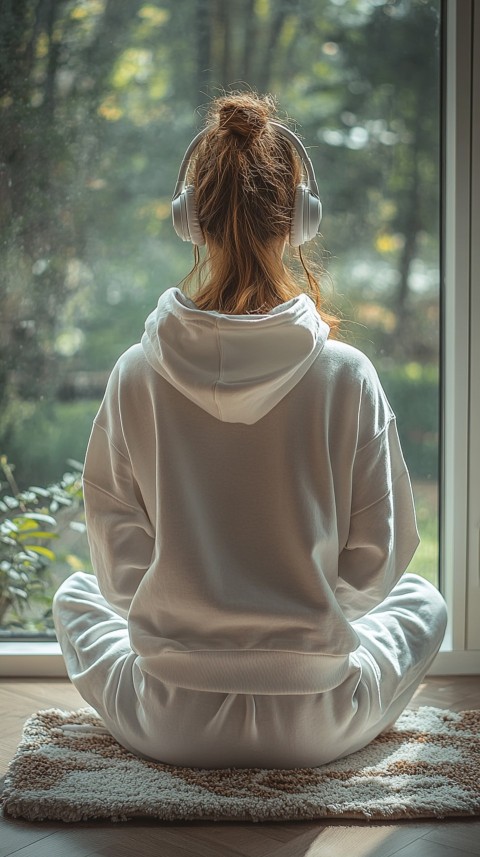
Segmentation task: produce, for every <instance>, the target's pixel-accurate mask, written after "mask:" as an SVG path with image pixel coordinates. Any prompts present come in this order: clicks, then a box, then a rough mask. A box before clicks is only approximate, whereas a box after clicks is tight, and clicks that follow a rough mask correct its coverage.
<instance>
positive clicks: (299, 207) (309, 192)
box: [172, 119, 322, 247]
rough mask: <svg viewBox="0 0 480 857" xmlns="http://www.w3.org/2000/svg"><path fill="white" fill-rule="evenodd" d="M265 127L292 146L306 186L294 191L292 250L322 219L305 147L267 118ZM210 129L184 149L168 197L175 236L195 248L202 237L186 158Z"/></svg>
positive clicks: (203, 238) (302, 185)
mask: <svg viewBox="0 0 480 857" xmlns="http://www.w3.org/2000/svg"><path fill="white" fill-rule="evenodd" d="M268 124H269V125H273V126H274V128H275V129H276V130H277V131H278V133H279V134H281V136H282V137H285V139H286V140H288V141H289V143H291V144H292V146H293V147H294V149H295V150H296V152H297V154H298V155H299V157H300V160H301V161H302V164H303V166H304V168H305V172H306V174H307V184H304V183H303V182H302V183H301V184H298V185H297V186H296V188H295V202H294V207H293V212H292V220H291V227H290V235H289V241H290V244H291V245H292V247H299V246H300V245H301V244H304V243H305V242H306V241H310V240H311V239H312V238H314V237H315V235H316V234H317V231H318V227H319V225H320V221H321V219H322V203H321V202H320V196H319V192H318V185H317V180H316V178H315V172H314V169H313V164H312V162H311V160H310V157H309V156H308V153H307V150H306V149H305V146H304V145H303V143H302V142H301V140H299V138H298V137H297V135H296V134H294V133H293V131H291V130H290V128H287V127H286V126H285V125H282V124H281V123H280V122H276V121H275V120H273V119H270V120H269V123H268ZM210 130H211V126H207V128H204V129H203V131H200V132H199V133H198V134H197V135H196V136H195V137H194V138H193V140H192V142H191V143H190V145H189V146H188V148H187V151H186V152H185V154H184V156H183V158H182V163H181V164H180V170H179V173H178V178H177V183H176V185H175V190H174V192H173V197H172V217H173V226H174V229H175V231H176V233H177V235H178V236H179V237H180V238H181V239H182V241H192V243H193V244H197V245H202V244H204V243H205V237H204V235H203V232H202V228H201V226H200V223H199V219H198V213H197V208H196V204H195V188H194V187H193V186H192V185H188V186H187V187H185V181H186V176H187V171H188V166H189V163H190V159H191V157H192V155H193V153H194V152H195V149H196V148H197V146H198V145H199V143H200V142H201V141H202V140H203V138H204V137H205V135H206V134H207V133H208V132H209V131H210Z"/></svg>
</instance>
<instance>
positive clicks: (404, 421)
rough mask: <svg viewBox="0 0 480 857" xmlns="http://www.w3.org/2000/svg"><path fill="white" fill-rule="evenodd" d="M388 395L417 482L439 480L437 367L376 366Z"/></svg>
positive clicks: (408, 461) (420, 365) (411, 472)
mask: <svg viewBox="0 0 480 857" xmlns="http://www.w3.org/2000/svg"><path fill="white" fill-rule="evenodd" d="M377 368H378V371H379V375H380V378H381V380H382V383H383V386H384V389H385V392H386V393H387V396H388V398H389V401H390V404H391V405H392V408H393V411H394V412H395V414H396V415H397V423H398V430H399V435H400V439H401V442H402V448H403V453H404V456H405V460H406V462H407V465H408V468H409V470H410V474H411V476H412V477H413V478H414V479H430V480H432V481H433V482H436V481H437V479H438V464H439V442H438V432H439V376H438V366H436V365H434V366H432V365H428V364H427V365H422V364H421V363H415V362H411V363H406V364H404V365H402V366H399V365H396V364H392V363H382V362H380V364H378V365H377Z"/></svg>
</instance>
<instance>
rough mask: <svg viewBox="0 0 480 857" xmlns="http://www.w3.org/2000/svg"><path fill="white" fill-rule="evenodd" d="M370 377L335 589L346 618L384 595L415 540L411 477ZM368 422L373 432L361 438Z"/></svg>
mask: <svg viewBox="0 0 480 857" xmlns="http://www.w3.org/2000/svg"><path fill="white" fill-rule="evenodd" d="M372 369H373V367H372ZM373 372H374V370H373ZM372 377H373V384H370V385H369V386H368V385H367V389H366V392H365V395H364V401H363V402H362V406H361V414H360V430H359V441H360V442H359V445H358V446H357V451H356V454H355V458H354V462H353V470H352V503H351V514H350V529H349V534H348V538H347V542H346V544H345V546H344V548H343V550H342V551H341V553H340V556H339V564H338V575H339V579H338V584H337V587H336V590H335V595H336V598H337V600H338V602H339V604H340V606H341V608H342V610H343V612H344V614H345V616H346V618H347V619H349V620H350V621H352V620H354V619H357V618H359V617H360V616H363V615H365V613H368V612H369V611H370V610H372V609H373V608H374V607H376V606H377V605H378V604H380V603H381V602H382V601H383V600H384V599H385V598H386V596H387V595H388V594H389V593H390V592H391V590H392V589H393V587H394V586H395V584H396V583H397V581H398V580H399V579H400V577H401V576H402V574H403V573H404V571H405V570H406V568H407V566H408V565H409V563H410V561H411V559H412V557H413V555H414V553H415V551H416V549H417V547H418V544H419V538H418V531H417V525H416V519H415V507H414V501H413V495H412V489H411V484H410V478H409V475H408V471H407V467H406V465H405V460H404V458H403V454H402V450H401V446H400V440H399V437H398V432H397V425H396V420H395V416H394V415H393V413H392V411H391V409H390V406H389V404H388V402H387V400H386V397H385V394H384V392H383V390H382V388H381V386H380V382H379V381H378V377H377V376H376V373H374V374H373V376H372ZM369 423H370V426H371V427H372V426H374V427H375V429H376V431H375V434H374V436H373V437H372V438H371V439H370V440H368V441H366V440H365V438H366V435H367V433H368V424H369ZM382 423H383V427H382V428H379V426H380V425H382ZM371 431H372V428H370V432H371ZM362 441H363V442H362Z"/></svg>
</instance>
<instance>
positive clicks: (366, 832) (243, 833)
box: [0, 676, 480, 857]
mask: <svg viewBox="0 0 480 857" xmlns="http://www.w3.org/2000/svg"><path fill="white" fill-rule="evenodd" d="M83 705H84V703H83V700H82V699H81V697H80V696H79V695H78V693H77V691H76V690H75V689H74V688H73V687H72V686H71V685H70V684H69V683H68V682H67V681H64V680H60V679H59V680H57V679H45V680H42V681H38V680H35V679H23V680H22V679H18V680H17V679H5V680H4V681H2V682H1V683H0V724H1V727H0V757H1V758H0V761H1V765H0V768H1V774H2V775H3V774H4V773H5V770H6V767H7V764H8V762H9V761H10V759H11V758H12V756H13V754H14V751H15V748H16V746H17V743H18V741H19V738H20V735H21V731H22V726H23V723H24V721H25V720H26V718H27V717H29V716H30V714H33V713H34V712H35V711H37V710H39V709H41V708H51V707H56V708H65V709H72V708H78V707H81V706H83ZM419 705H434V706H437V707H438V708H450V709H453V710H456V711H461V710H462V709H468V708H480V677H471V676H469V677H466V676H465V677H457V678H453V677H452V678H443V677H442V678H438V677H431V678H428V679H427V680H426V681H425V683H424V684H423V685H421V687H420V688H419V690H418V691H417V694H416V696H415V698H414V700H413V701H412V704H411V707H412V708H417V707H418V706H419ZM479 776H480V772H479ZM13 854H14V855H15V857H153V855H155V857H193V855H196V857H268V855H272V857H274V855H275V857H307V855H308V857H390V855H393V854H395V855H397V857H466V855H472V854H475V855H477V857H478V855H480V818H479V819H460V820H456V819H452V820H446V821H442V822H437V821H435V820H430V819H426V820H425V821H420V822H415V821H403V822H391V823H389V824H385V823H383V822H377V823H367V822H357V821H355V822H354V821H337V822H328V824H324V823H323V822H321V821H320V822H317V823H312V822H310V821H306V822H301V821H298V822H291V823H286V824H281V823H278V822H277V823H273V824H271V823H265V824H262V823H257V824H254V823H243V824H238V823H235V822H223V823H218V822H216V823H214V822H202V823H197V822H188V823H182V824H173V823H165V822H152V821H145V822H128V823H123V824H112V823H108V824H106V823H103V822H92V823H85V822H84V823H81V824H69V825H66V824H62V823H56V822H55V823H52V822H50V823H48V822H42V823H39V824H33V823H28V822H21V821H12V820H7V819H4V818H0V857H7V855H13Z"/></svg>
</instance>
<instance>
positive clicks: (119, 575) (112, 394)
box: [83, 377, 155, 618]
mask: <svg viewBox="0 0 480 857" xmlns="http://www.w3.org/2000/svg"><path fill="white" fill-rule="evenodd" d="M114 387H115V378H114V377H112V379H111V380H110V382H109V386H108V387H107V392H106V394H105V399H104V401H103V403H102V406H101V408H100V411H99V414H98V415H97V417H96V419H95V421H94V424H93V429H92V433H91V436H90V441H89V444H88V449H87V455H86V459H85V469H84V474H83V489H84V500H85V519H86V525H87V535H88V541H89V546H90V553H91V558H92V565H93V569H94V572H95V575H96V577H97V580H98V585H99V588H100V591H101V593H102V595H103V597H104V598H105V599H106V601H108V603H109V604H110V605H111V607H112V608H113V609H114V610H116V611H117V613H119V614H120V616H123V617H124V618H126V617H127V615H128V611H129V608H130V604H131V602H132V598H133V596H134V595H135V592H136V590H137V589H138V586H139V584H140V582H141V580H142V578H143V577H144V575H145V573H146V571H147V570H148V568H149V566H150V564H151V561H152V554H153V550H154V545H155V531H154V527H153V526H152V524H151V522H150V520H149V517H148V515H147V512H146V509H145V505H144V503H143V500H142V495H141V491H140V488H139V485H138V483H137V481H136V479H135V476H134V472H133V468H132V465H131V462H130V458H129V456H128V451H127V448H126V445H125V443H124V441H123V440H122V430H121V417H120V412H119V407H118V399H119V396H118V391H117V390H114V389H112V388H114Z"/></svg>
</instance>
